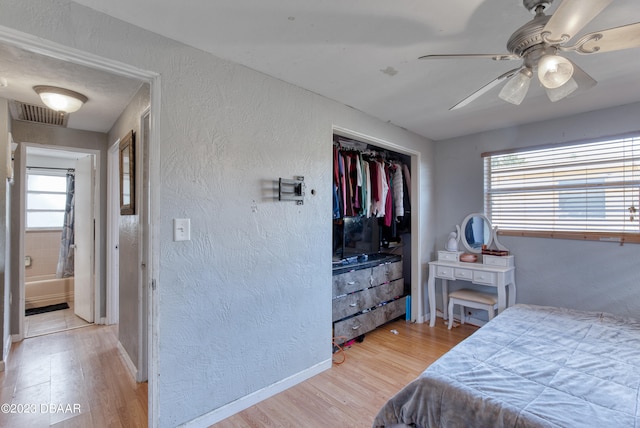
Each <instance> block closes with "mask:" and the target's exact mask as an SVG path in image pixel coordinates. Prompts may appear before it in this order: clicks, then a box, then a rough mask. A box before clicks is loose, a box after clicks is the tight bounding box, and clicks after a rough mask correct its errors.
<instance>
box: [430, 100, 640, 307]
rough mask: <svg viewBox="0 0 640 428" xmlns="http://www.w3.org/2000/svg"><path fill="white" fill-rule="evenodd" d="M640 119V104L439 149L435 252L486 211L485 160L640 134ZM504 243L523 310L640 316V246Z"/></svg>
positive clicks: (452, 143) (514, 239)
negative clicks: (496, 154)
mask: <svg viewBox="0 0 640 428" xmlns="http://www.w3.org/2000/svg"><path fill="white" fill-rule="evenodd" d="M639 117H640V103H638V104H631V105H626V106H621V107H616V108H610V109H606V110H601V111H597V112H591V113H585V114H581V115H577V116H573V117H569V118H565V119H562V120H549V121H545V122H541V123H536V124H531V125H526V126H516V127H512V128H507V129H500V130H496V131H491V132H485V133H481V134H476V135H470V136H467V137H462V138H455V139H451V140H446V141H439V142H437V143H436V193H435V197H436V200H437V201H438V204H437V211H436V230H437V231H438V236H437V239H436V241H435V247H434V248H433V250H438V249H444V245H445V243H446V239H447V235H448V233H449V232H450V231H452V230H454V227H455V224H456V222H457V224H460V223H461V222H462V220H463V219H464V217H465V216H466V215H467V214H469V213H471V212H482V211H483V160H482V158H481V157H480V154H481V153H483V152H489V151H493V150H503V149H509V148H516V147H530V146H535V145H540V144H550V143H560V142H567V141H579V140H581V139H591V138H597V137H607V136H615V135H619V134H624V133H629V132H634V131H636V132H637V131H639V130H640V122H639V121H638V118H639ZM500 242H501V243H503V244H504V245H505V246H506V247H508V248H509V250H511V251H512V253H513V254H514V255H515V263H516V283H517V300H516V301H517V302H519V303H531V304H541V305H554V306H563V307H568V308H576V309H583V310H593V311H606V312H611V313H615V314H619V315H624V316H634V317H637V316H638V314H640V293H638V286H639V285H640V268H639V267H640V246H638V245H637V244H626V245H624V246H620V245H619V244H615V243H605V242H594V241H575V240H561V239H543V238H527V237H501V238H500ZM460 285H461V284H455V285H454V287H457V286H460ZM438 300H439V299H438Z"/></svg>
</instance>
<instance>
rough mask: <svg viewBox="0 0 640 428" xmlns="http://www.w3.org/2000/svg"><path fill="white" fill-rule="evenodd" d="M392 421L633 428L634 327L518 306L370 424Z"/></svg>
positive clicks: (637, 326) (639, 402) (636, 401)
mask: <svg viewBox="0 0 640 428" xmlns="http://www.w3.org/2000/svg"><path fill="white" fill-rule="evenodd" d="M396 424H399V425H400V426H405V425H410V426H417V427H425V428H426V427H465V428H467V427H571V428H574V427H624V428H640V323H638V322H636V321H633V320H630V319H622V318H619V317H614V316H612V315H608V314H602V313H593V312H590V313H587V312H578V311H572V310H567V309H559V308H550V307H539V306H528V305H516V306H514V307H512V308H509V309H507V310H505V311H504V312H503V313H502V314H500V315H499V316H497V317H496V318H494V319H493V320H492V321H491V322H489V323H487V325H485V326H484V327H482V328H481V329H479V330H478V331H477V332H476V333H474V334H473V335H472V336H470V337H469V338H467V339H466V340H464V341H463V342H461V343H460V344H458V345H457V346H456V347H454V348H453V349H452V350H451V351H449V352H448V353H447V354H445V355H443V356H442V357H441V358H440V359H439V360H437V361H436V362H435V363H433V364H432V365H431V366H430V367H429V368H427V370H425V371H424V372H423V373H422V374H421V375H420V377H418V378H417V379H416V380H414V381H413V382H412V383H410V384H409V385H407V386H406V387H405V388H404V389H402V390H401V391H400V392H398V393H397V394H396V395H395V396H394V397H393V398H391V399H390V400H389V401H388V402H387V403H386V404H385V405H384V406H383V407H382V409H381V410H380V412H379V413H378V415H377V416H376V418H375V420H374V422H373V426H374V427H390V426H394V425H396ZM403 424H405V425H403Z"/></svg>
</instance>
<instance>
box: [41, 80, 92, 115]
mask: <svg viewBox="0 0 640 428" xmlns="http://www.w3.org/2000/svg"><path fill="white" fill-rule="evenodd" d="M33 90H34V91H36V93H37V94H38V95H39V96H40V99H41V100H42V102H43V103H44V105H46V106H47V107H49V108H50V109H51V110H55V111H60V112H64V113H73V112H75V111H78V110H80V107H82V106H83V104H84V103H86V102H87V100H88V98H87V97H86V96H84V95H82V94H80V93H78V92H75V91H72V90H69V89H64V88H58V87H55V86H45V85H41V86H34V87H33Z"/></svg>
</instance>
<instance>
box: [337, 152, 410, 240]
mask: <svg viewBox="0 0 640 428" xmlns="http://www.w3.org/2000/svg"><path fill="white" fill-rule="evenodd" d="M333 155H334V159H333V169H334V170H333V177H334V183H333V191H334V197H333V201H334V203H333V217H334V218H336V219H338V218H342V217H345V216H346V217H353V216H364V217H367V218H369V217H377V218H380V219H382V220H381V222H382V224H384V225H385V226H387V227H394V228H395V225H396V223H402V222H403V221H405V217H406V215H407V214H408V213H409V212H410V209H411V208H410V202H409V201H410V193H409V189H410V188H411V176H410V172H409V168H408V167H407V165H405V164H403V163H402V162H400V161H397V160H387V159H385V158H384V157H383V156H381V155H380V154H379V153H377V152H375V151H372V150H368V151H366V153H363V152H360V151H356V150H352V149H344V148H341V147H340V146H339V145H334V150H333Z"/></svg>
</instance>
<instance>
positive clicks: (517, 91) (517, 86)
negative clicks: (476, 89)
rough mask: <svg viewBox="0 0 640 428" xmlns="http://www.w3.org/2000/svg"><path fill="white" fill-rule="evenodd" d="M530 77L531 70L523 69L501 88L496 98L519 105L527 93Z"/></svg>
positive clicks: (531, 75) (531, 74)
mask: <svg viewBox="0 0 640 428" xmlns="http://www.w3.org/2000/svg"><path fill="white" fill-rule="evenodd" d="M531 77H533V72H532V71H531V69H529V68H523V69H522V70H520V71H519V72H518V73H516V75H515V76H513V77H512V78H511V79H509V81H508V82H507V83H506V84H505V85H504V86H503V87H502V90H501V91H500V93H499V94H498V97H500V99H502V100H504V101H506V102H509V103H511V104H515V105H517V106H518V105H520V104H521V103H522V100H524V97H525V96H526V95H527V92H528V91H529V85H531Z"/></svg>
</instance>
